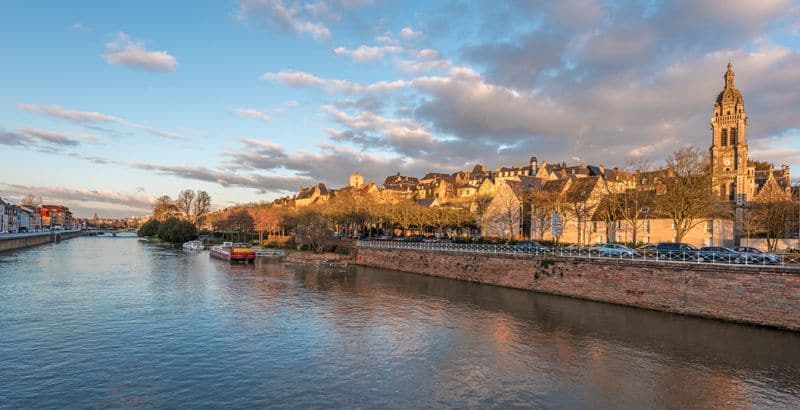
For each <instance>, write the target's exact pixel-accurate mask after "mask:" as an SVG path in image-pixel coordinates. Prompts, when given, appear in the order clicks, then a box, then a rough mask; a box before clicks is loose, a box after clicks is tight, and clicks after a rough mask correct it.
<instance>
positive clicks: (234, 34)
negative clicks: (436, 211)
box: [0, 0, 800, 217]
mask: <svg viewBox="0 0 800 410" xmlns="http://www.w3.org/2000/svg"><path fill="white" fill-rule="evenodd" d="M0 16H2V21H3V24H2V25H0V52H1V53H2V56H3V58H2V60H0V90H2V92H0V150H1V151H0V152H2V154H3V155H2V157H0V158H2V159H0V197H2V198H5V199H10V200H12V201H18V200H19V199H21V198H22V197H23V196H24V195H26V194H34V195H36V196H40V197H42V200H43V201H44V202H48V203H63V204H66V205H68V206H70V207H71V209H72V210H73V211H74V212H75V213H76V214H78V215H79V216H83V217H89V216H91V215H92V214H93V213H94V212H97V213H98V214H99V215H100V216H105V217H122V216H129V215H144V214H147V213H149V212H150V209H151V204H152V201H153V199H154V198H155V197H157V196H160V195H164V194H167V195H171V196H173V197H174V196H176V195H177V194H178V192H179V191H180V190H182V189H200V190H206V191H208V192H209V194H210V195H211V196H212V200H213V203H214V205H215V206H216V207H226V206H229V205H231V204H234V203H244V202H260V201H270V200H272V199H275V198H278V197H281V196H285V195H292V194H293V193H295V192H297V190H298V189H299V188H300V187H303V186H310V185H312V184H314V183H317V182H324V183H325V184H327V185H328V186H329V187H338V186H342V185H345V184H346V183H347V178H348V176H349V175H350V173H352V172H355V171H358V172H361V173H362V174H364V175H365V178H366V179H367V180H371V181H375V182H377V183H379V184H380V183H382V181H383V179H384V178H385V177H386V176H387V175H391V174H395V173H397V172H401V173H403V174H407V175H412V176H417V177H421V176H422V175H424V174H425V173H427V172H434V171H435V172H453V171H456V170H460V169H465V170H471V169H472V168H473V166H474V165H475V164H476V163H482V164H485V165H486V166H487V167H488V168H489V169H494V168H496V167H500V166H511V165H522V164H527V162H528V161H529V159H530V157H531V156H536V157H537V158H538V159H539V162H540V163H541V162H542V161H543V160H546V161H548V162H561V161H566V162H567V163H570V164H577V163H580V162H584V163H587V164H603V165H605V166H606V167H611V166H625V165H626V164H631V163H633V162H635V161H643V160H646V161H651V162H653V163H658V162H659V161H663V159H664V158H665V157H666V156H667V155H668V154H669V153H671V152H673V151H674V150H675V149H677V148H680V147H682V146H684V145H687V144H689V145H695V146H697V147H702V148H704V149H705V148H707V147H708V146H709V145H710V141H711V131H710V125H709V119H710V117H711V112H712V108H713V104H714V100H715V98H716V96H717V94H718V93H719V92H720V91H721V90H722V88H723V85H724V81H723V77H722V76H723V74H724V72H725V69H726V65H727V64H728V61H731V62H732V63H733V69H734V71H735V72H736V80H735V82H736V85H737V87H738V88H739V89H740V90H742V92H743V93H744V97H745V108H746V110H747V114H748V117H749V124H750V125H749V127H748V130H747V140H748V144H749V149H750V157H751V158H754V159H758V160H766V161H771V162H773V163H775V165H776V166H780V164H787V165H790V166H791V167H792V174H793V175H795V176H800V87H798V83H800V68H798V67H800V3H798V2H797V1H785V0H761V1H758V2H756V1H750V0H727V1H657V0H649V1H641V2H637V1H600V0H575V1H566V0H561V1H537V2H530V1H510V2H501V1H480V0H477V1H453V0H445V1H433V0H427V1H417V2H412V1H407V2H406V1H403V2H398V1H384V0H316V1H299V0H298V1H291V0H239V1H233V0H228V1H216V0H215V1H211V0H205V1H189V0H185V1H180V0H173V1H168V2H165V1H144V0H140V1H136V2H108V1H81V2H57V1H35V0H31V1H25V2H2V3H0Z"/></svg>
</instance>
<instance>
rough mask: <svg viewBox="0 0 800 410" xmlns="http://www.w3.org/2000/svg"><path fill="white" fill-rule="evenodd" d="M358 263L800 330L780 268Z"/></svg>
mask: <svg viewBox="0 0 800 410" xmlns="http://www.w3.org/2000/svg"><path fill="white" fill-rule="evenodd" d="M356 263H357V264H359V265H365V266H374V267H379V268H385V269H392V270H398V271H404V272H414V273H420V274H426V275H432V276H440V277H445V278H452V279H459V280H466V281H472V282H478V283H484V284H489V285H496V286H505V287H510V288H517V289H525V290H532V291H537V292H544V293H549V294H555V295H564V296H572V297H577V298H583V299H591V300H597V301H602V302H609V303H616V304H621V305H628V306H634V307H640V308H647V309H654V310H660V311H664V312H673V313H681V314H687V315H694V316H702V317H708V318H714V319H723V320H729V321H734V322H742V323H751V324H758V325H765V326H772V327H779V328H784V329H790V330H794V331H800V274H786V273H781V272H780V271H778V270H777V269H774V268H760V269H758V270H757V271H754V270H753V269H752V268H747V267H736V266H731V267H727V266H724V267H719V266H709V265H690V266H684V265H677V264H670V263H669V262H655V261H652V262H645V261H609V260H591V259H583V260H576V259H566V258H554V257H528V256H510V255H475V254H468V253H457V252H434V251H417V250H400V249H391V250H388V249H370V248H359V249H358V252H357V254H356Z"/></svg>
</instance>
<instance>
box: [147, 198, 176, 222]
mask: <svg viewBox="0 0 800 410" xmlns="http://www.w3.org/2000/svg"><path fill="white" fill-rule="evenodd" d="M177 213H178V208H177V207H176V206H175V203H174V202H172V198H170V197H169V195H162V196H160V197H158V198H156V202H155V204H154V205H153V219H155V220H157V221H165V220H167V219H168V218H170V217H172V216H175V215H176V214H177Z"/></svg>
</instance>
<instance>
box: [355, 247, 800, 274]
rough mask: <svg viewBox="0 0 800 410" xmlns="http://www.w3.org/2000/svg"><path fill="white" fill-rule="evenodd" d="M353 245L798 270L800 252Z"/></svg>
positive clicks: (799, 269) (799, 266) (799, 268)
mask: <svg viewBox="0 0 800 410" xmlns="http://www.w3.org/2000/svg"><path fill="white" fill-rule="evenodd" d="M356 246H358V247H360V248H375V249H410V250H423V251H438V252H463V253H477V254H495V255H497V254H500V255H522V256H554V257H560V258H584V259H589V258H591V259H614V260H625V261H658V262H665V263H681V264H705V265H713V264H717V265H736V266H745V267H747V266H751V267H773V268H784V269H791V270H798V271H800V255H773V256H775V258H772V256H770V255H771V254H770V255H766V256H757V255H748V254H742V253H729V252H724V253H717V252H698V251H660V252H659V251H656V250H632V251H633V252H631V251H617V250H614V251H612V250H600V249H598V248H592V247H578V246H555V247H545V246H540V247H536V246H519V245H491V244H463V243H445V242H412V241H396V240H395V241H391V240H389V241H387V240H359V241H357V242H356Z"/></svg>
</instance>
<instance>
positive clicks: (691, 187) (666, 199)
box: [659, 146, 719, 242]
mask: <svg viewBox="0 0 800 410" xmlns="http://www.w3.org/2000/svg"><path fill="white" fill-rule="evenodd" d="M708 164H709V159H708V154H706V153H704V152H702V151H700V150H698V149H696V148H694V147H691V146H687V147H684V148H681V149H679V150H678V151H675V152H674V153H673V154H672V155H671V156H670V157H669V158H668V159H667V165H668V166H669V167H670V168H671V169H672V171H673V175H672V176H670V177H669V179H668V181H666V183H665V192H664V195H662V196H661V198H660V204H659V207H660V210H661V212H663V213H664V214H665V215H666V216H667V217H668V218H669V219H671V220H672V224H673V226H674V228H675V240H676V241H677V242H680V241H682V240H683V238H684V236H686V234H687V233H689V231H691V230H692V228H694V227H695V226H697V225H698V224H700V223H701V222H703V221H704V220H706V219H707V218H708V217H709V216H710V215H712V214H714V213H715V212H718V211H719V201H718V199H717V197H716V196H714V195H712V194H711V179H710V175H709V173H708V166H709V165H708Z"/></svg>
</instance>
